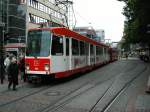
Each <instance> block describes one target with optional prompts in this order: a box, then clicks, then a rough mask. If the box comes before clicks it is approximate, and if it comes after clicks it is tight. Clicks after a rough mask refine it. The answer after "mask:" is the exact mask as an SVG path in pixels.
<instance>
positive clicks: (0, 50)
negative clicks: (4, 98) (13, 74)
mask: <svg viewBox="0 0 150 112" xmlns="http://www.w3.org/2000/svg"><path fill="white" fill-rule="evenodd" d="M4 26H5V24H4V23H0V37H2V39H1V40H2V41H0V79H1V84H3V79H4V56H3V55H4Z"/></svg>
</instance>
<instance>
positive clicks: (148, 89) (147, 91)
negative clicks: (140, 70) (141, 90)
mask: <svg viewBox="0 0 150 112" xmlns="http://www.w3.org/2000/svg"><path fill="white" fill-rule="evenodd" d="M146 93H150V76H149V78H148V82H147V90H146Z"/></svg>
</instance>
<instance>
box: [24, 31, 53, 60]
mask: <svg viewBox="0 0 150 112" xmlns="http://www.w3.org/2000/svg"><path fill="white" fill-rule="evenodd" d="M50 34H51V33H50V31H46V30H36V31H34V30H33V31H29V33H28V37H27V49H26V56H36V57H37V56H40V57H46V56H49V54H50V44H51V42H50V41H51V35H50Z"/></svg>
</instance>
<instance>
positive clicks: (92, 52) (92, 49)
mask: <svg viewBox="0 0 150 112" xmlns="http://www.w3.org/2000/svg"><path fill="white" fill-rule="evenodd" d="M90 54H91V55H93V54H94V47H93V45H90Z"/></svg>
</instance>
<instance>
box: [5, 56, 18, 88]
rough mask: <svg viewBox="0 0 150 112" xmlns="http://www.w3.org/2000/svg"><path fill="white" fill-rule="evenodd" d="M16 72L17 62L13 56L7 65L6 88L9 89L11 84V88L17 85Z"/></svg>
mask: <svg viewBox="0 0 150 112" xmlns="http://www.w3.org/2000/svg"><path fill="white" fill-rule="evenodd" d="M18 73H19V67H18V64H17V60H16V58H15V57H13V58H12V60H11V63H10V65H9V67H8V80H9V84H8V89H10V88H11V85H12V84H13V90H16V85H18Z"/></svg>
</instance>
